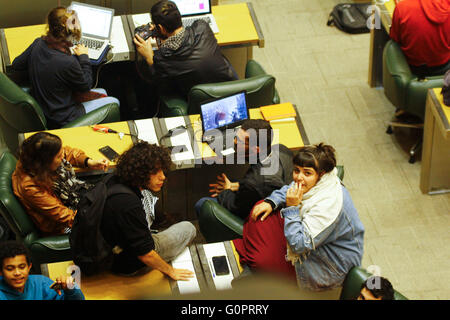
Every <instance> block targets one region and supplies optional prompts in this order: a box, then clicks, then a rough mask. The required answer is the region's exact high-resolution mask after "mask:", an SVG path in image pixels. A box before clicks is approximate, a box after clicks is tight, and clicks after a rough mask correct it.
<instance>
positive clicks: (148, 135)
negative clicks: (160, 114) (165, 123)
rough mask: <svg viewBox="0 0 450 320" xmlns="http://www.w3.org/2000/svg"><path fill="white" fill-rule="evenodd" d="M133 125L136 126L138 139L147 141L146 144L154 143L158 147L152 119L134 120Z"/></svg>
mask: <svg viewBox="0 0 450 320" xmlns="http://www.w3.org/2000/svg"><path fill="white" fill-rule="evenodd" d="M134 123H135V125H136V129H137V133H138V138H139V139H141V140H144V141H147V142H148V143H152V144H153V143H156V145H159V141H158V137H157V135H156V131H155V126H154V125H153V120H152V119H143V120H134Z"/></svg>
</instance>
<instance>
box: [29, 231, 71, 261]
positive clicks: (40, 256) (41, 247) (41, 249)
mask: <svg viewBox="0 0 450 320" xmlns="http://www.w3.org/2000/svg"><path fill="white" fill-rule="evenodd" d="M29 250H30V252H31V256H32V259H33V264H34V265H36V266H39V265H41V264H43V263H53V262H60V261H68V260H72V259H73V258H72V251H71V249H70V243H69V236H68V235H59V236H51V237H45V238H40V239H37V240H35V241H33V242H32V243H31V245H30V246H29Z"/></svg>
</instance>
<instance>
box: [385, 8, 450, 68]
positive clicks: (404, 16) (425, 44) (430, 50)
mask: <svg viewBox="0 0 450 320" xmlns="http://www.w3.org/2000/svg"><path fill="white" fill-rule="evenodd" d="M449 16H450V0H402V1H400V2H399V3H398V4H397V6H396V7H395V10H394V16H393V18H392V26H391V31H390V37H391V38H392V39H393V40H394V41H395V42H397V43H398V44H399V45H400V47H401V48H402V51H403V53H404V54H405V56H406V59H407V61H408V63H409V64H410V65H413V66H417V67H418V66H421V65H424V64H425V65H426V66H427V67H434V66H440V65H443V64H445V63H447V62H448V61H450V17H449Z"/></svg>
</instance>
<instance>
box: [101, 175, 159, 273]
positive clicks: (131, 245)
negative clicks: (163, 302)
mask: <svg viewBox="0 0 450 320" xmlns="http://www.w3.org/2000/svg"><path fill="white" fill-rule="evenodd" d="M117 183H120V182H119V178H118V177H117V176H114V177H113V178H111V179H110V180H109V181H108V186H111V185H113V184H117ZM132 190H133V191H135V195H132V194H125V193H122V194H116V195H113V196H111V197H109V198H108V199H107V200H106V203H105V208H104V212H103V219H102V224H101V232H102V235H103V237H104V238H105V240H106V242H107V243H108V244H109V245H111V247H113V248H114V247H115V246H118V247H120V248H121V249H122V252H121V253H120V254H115V255H114V262H113V267H112V270H113V271H114V272H119V273H125V274H127V273H132V272H134V271H137V270H138V269H140V268H142V267H144V266H145V265H144V264H143V263H142V262H141V261H140V260H139V259H138V256H142V255H145V254H147V253H148V252H150V251H152V250H154V249H155V243H154V241H153V238H152V235H151V233H150V230H149V229H148V224H147V220H146V218H145V211H144V208H143V205H142V194H141V192H140V191H139V190H138V189H132Z"/></svg>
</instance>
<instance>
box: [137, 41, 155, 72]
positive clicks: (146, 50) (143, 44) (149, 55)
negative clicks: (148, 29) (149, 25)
mask: <svg viewBox="0 0 450 320" xmlns="http://www.w3.org/2000/svg"><path fill="white" fill-rule="evenodd" d="M133 41H134V44H135V45H136V50H137V52H138V53H139V54H140V55H141V56H142V57H143V58H144V60H145V61H146V62H147V64H148V65H149V66H153V55H154V54H153V48H152V44H151V42H150V38H148V39H147V40H144V39H142V38H141V37H140V36H139V35H138V34H136V35H135V36H134V39H133Z"/></svg>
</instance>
